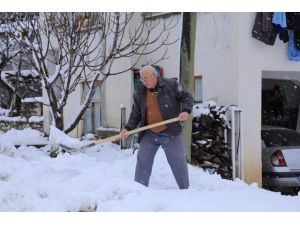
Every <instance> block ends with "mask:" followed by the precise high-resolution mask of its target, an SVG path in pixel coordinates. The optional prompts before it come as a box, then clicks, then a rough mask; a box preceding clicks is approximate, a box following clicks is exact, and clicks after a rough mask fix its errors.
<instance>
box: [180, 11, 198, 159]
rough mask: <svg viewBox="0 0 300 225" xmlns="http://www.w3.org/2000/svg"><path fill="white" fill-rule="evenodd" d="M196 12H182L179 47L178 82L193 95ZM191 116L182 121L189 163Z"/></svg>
mask: <svg viewBox="0 0 300 225" xmlns="http://www.w3.org/2000/svg"><path fill="white" fill-rule="evenodd" d="M196 23H197V13H192V12H184V13H183V15H182V35H181V47H180V82H181V83H182V84H183V85H184V86H185V87H186V89H187V90H188V91H189V92H190V93H191V94H192V95H193V96H194V58H195V38H196ZM192 120H193V118H192V116H190V118H189V119H188V120H187V121H185V122H184V127H183V137H184V147H185V151H186V157H187V161H188V162H189V163H191V141H192Z"/></svg>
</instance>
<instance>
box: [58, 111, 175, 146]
mask: <svg viewBox="0 0 300 225" xmlns="http://www.w3.org/2000/svg"><path fill="white" fill-rule="evenodd" d="M177 121H179V118H178V117H175V118H172V119H168V120H164V121H161V122H158V123H154V124H150V125H148V126H144V127H140V128H137V129H134V130H131V131H128V132H127V134H128V135H131V134H135V133H138V132H141V131H144V130H148V129H151V128H154V127H159V126H161V125H165V124H169V123H174V122H177ZM119 139H121V137H120V134H118V135H114V136H112V137H108V138H104V139H99V140H96V141H94V142H92V143H89V144H87V145H85V146H81V147H79V148H74V147H70V146H67V145H64V144H62V143H60V144H59V145H60V146H61V147H63V148H64V149H66V150H70V151H78V150H79V151H80V150H84V149H86V148H89V147H92V146H94V145H99V144H103V143H105V142H108V141H116V140H119Z"/></svg>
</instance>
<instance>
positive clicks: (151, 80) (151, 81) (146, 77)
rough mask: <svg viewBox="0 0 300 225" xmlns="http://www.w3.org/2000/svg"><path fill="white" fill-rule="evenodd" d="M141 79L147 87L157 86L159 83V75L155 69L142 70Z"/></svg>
mask: <svg viewBox="0 0 300 225" xmlns="http://www.w3.org/2000/svg"><path fill="white" fill-rule="evenodd" d="M140 75H141V81H142V83H143V85H144V86H146V88H148V89H150V88H155V87H156V84H157V77H156V74H155V73H154V72H153V71H150V70H145V71H140Z"/></svg>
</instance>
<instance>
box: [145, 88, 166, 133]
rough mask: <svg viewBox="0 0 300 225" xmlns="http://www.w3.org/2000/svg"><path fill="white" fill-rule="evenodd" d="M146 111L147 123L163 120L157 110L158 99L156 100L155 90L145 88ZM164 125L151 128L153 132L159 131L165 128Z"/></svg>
mask: <svg viewBox="0 0 300 225" xmlns="http://www.w3.org/2000/svg"><path fill="white" fill-rule="evenodd" d="M146 112H147V124H148V125H150V124H153V123H158V122H161V121H163V120H164V119H163V118H162V115H161V113H160V110H159V106H158V101H157V92H153V93H151V92H150V91H149V90H147V98H146ZM166 129H167V127H166V125H161V126H159V127H154V128H152V129H151V130H152V131H153V132H156V133H159V132H162V131H164V130H166Z"/></svg>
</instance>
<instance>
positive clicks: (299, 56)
mask: <svg viewBox="0 0 300 225" xmlns="http://www.w3.org/2000/svg"><path fill="white" fill-rule="evenodd" d="M289 36H290V41H289V47H288V59H289V60H290V61H300V50H298V49H297V48H295V43H294V31H290V32H289Z"/></svg>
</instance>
